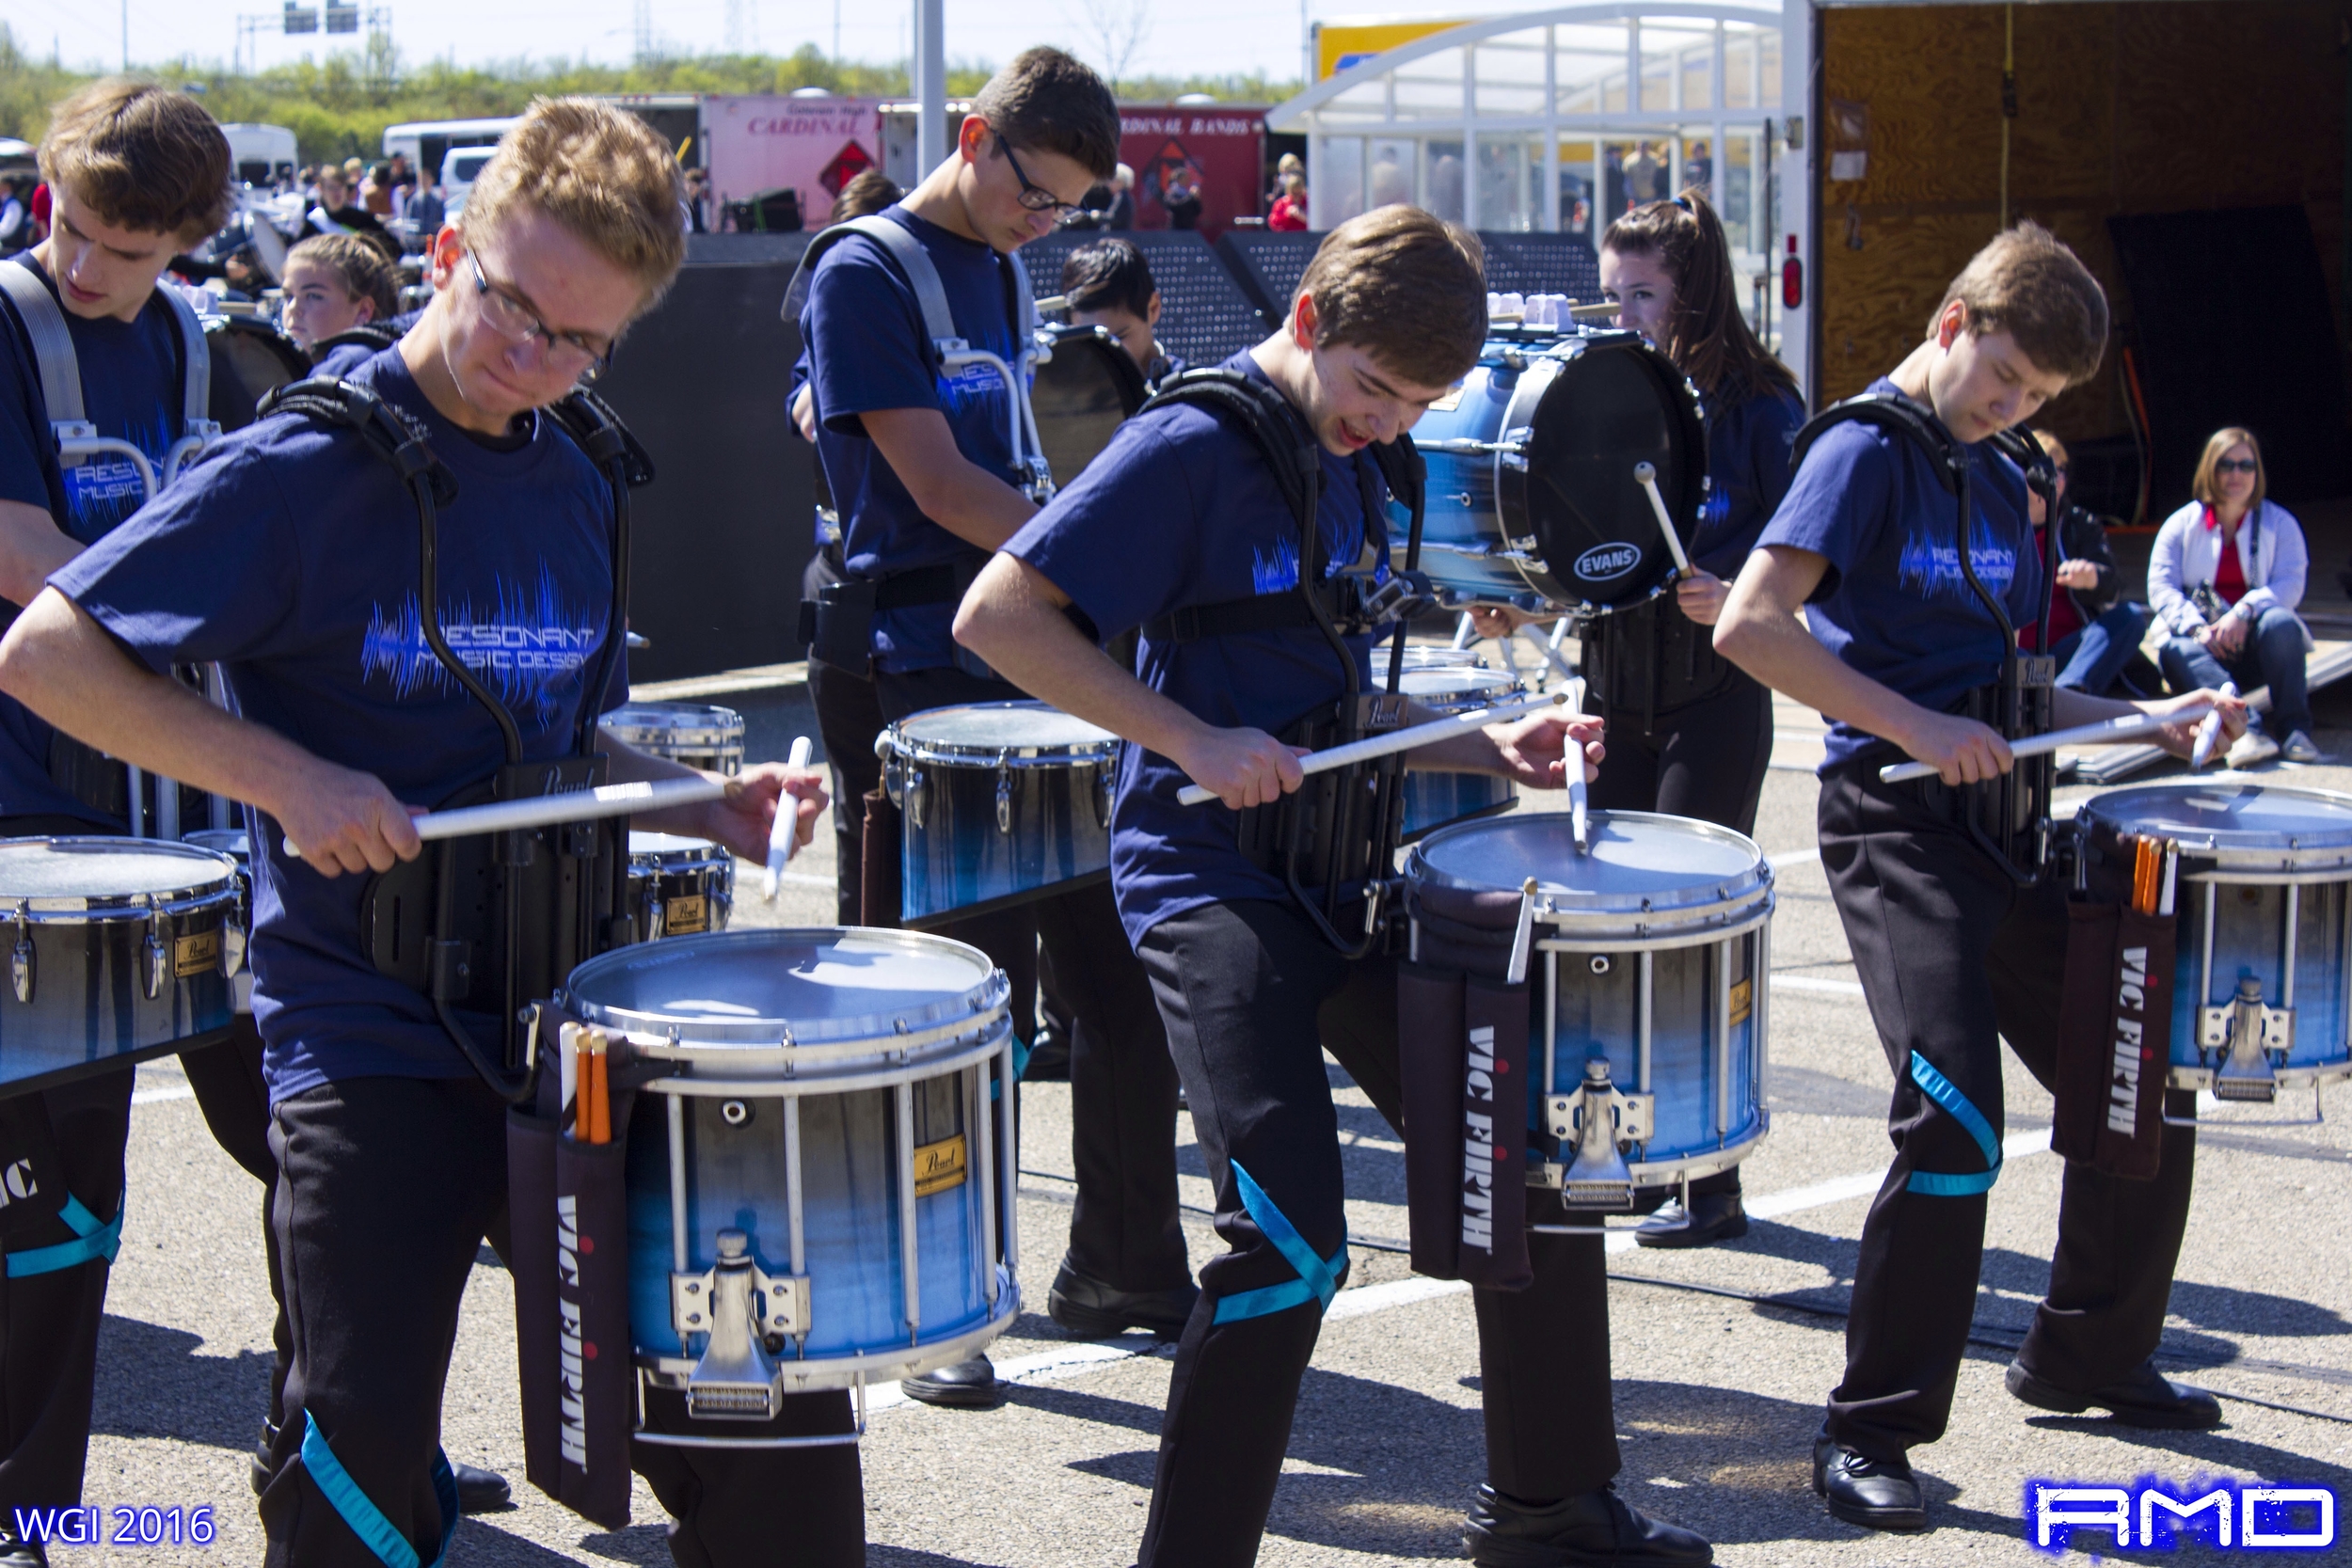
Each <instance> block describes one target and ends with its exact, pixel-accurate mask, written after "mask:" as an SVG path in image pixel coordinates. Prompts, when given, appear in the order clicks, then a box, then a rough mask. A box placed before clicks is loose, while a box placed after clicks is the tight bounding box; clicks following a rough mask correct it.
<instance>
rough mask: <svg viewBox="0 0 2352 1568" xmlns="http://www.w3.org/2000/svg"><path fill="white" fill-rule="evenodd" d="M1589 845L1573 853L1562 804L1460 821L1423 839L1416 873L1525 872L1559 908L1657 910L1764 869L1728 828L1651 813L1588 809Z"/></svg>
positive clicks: (1460, 881)
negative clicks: (1582, 851) (1551, 809)
mask: <svg viewBox="0 0 2352 1568" xmlns="http://www.w3.org/2000/svg"><path fill="white" fill-rule="evenodd" d="M1589 819H1590V828H1589V840H1590V843H1591V845H1592V853H1590V854H1588V855H1580V854H1578V853H1577V852H1576V834H1575V829H1574V826H1573V825H1572V824H1571V822H1570V820H1569V818H1568V815H1567V813H1565V812H1542V813H1534V814H1526V815H1521V816H1504V817H1496V818H1493V819H1490V820H1487V821H1483V822H1470V823H1465V824H1464V825H1463V826H1461V827H1459V828H1449V829H1447V830H1445V831H1444V832H1438V833H1433V834H1431V835H1430V836H1429V837H1428V838H1426V839H1423V840H1422V843H1421V846H1420V847H1418V848H1417V849H1415V850H1414V852H1413V862H1412V865H1411V866H1410V868H1409V869H1408V872H1407V875H1409V876H1410V877H1412V878H1413V879H1414V880H1416V881H1421V882H1434V883H1437V884H1439V885H1441V886H1446V887H1455V888H1464V889H1470V890H1474V891H1475V890H1491V891H1498V892H1509V891H1513V890H1516V889H1518V887H1519V885H1520V884H1521V883H1522V882H1524V881H1525V880H1526V879H1528V878H1529V877H1534V879H1535V881H1536V890H1537V892H1538V894H1539V895H1542V896H1543V897H1545V898H1546V899H1548V900H1549V901H1551V902H1552V903H1553V904H1555V905H1556V906H1557V907H1559V908H1561V909H1564V910H1565V909H1582V910H1597V911H1598V910H1610V911H1614V910H1633V911H1659V912H1664V911H1671V910H1674V909H1677V908H1681V907H1684V906H1687V905H1693V904H1713V903H1717V902H1720V901H1721V900H1722V899H1723V898H1724V897H1725V896H1728V895H1734V894H1737V893H1738V892H1740V891H1741V890H1743V889H1746V888H1749V887H1752V886H1753V885H1755V883H1756V881H1757V880H1758V879H1761V878H1762V876H1763V875H1764V856H1763V852H1762V851H1761V850H1759V849H1757V848H1756V845H1755V844H1754V843H1753V842H1751V841H1750V840H1748V839H1746V838H1743V837H1741V836H1740V834H1738V833H1735V832H1732V831H1731V830H1730V829H1728V828H1719V827H1716V826H1715V825H1714V824H1712V823H1708V822H1698V821H1693V820H1692V819H1691V818H1688V817H1681V816H1658V815H1656V814H1654V813H1650V812H1609V811H1597V812H1593V813H1591V814H1590V816H1589Z"/></svg>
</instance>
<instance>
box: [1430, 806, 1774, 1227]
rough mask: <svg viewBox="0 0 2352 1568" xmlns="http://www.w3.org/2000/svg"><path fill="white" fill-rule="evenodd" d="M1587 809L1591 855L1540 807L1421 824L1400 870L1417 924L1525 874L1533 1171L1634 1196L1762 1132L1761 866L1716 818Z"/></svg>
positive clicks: (1746, 1144)
mask: <svg viewBox="0 0 2352 1568" xmlns="http://www.w3.org/2000/svg"><path fill="white" fill-rule="evenodd" d="M1590 820H1591V827H1590V842H1591V845H1592V852H1591V853H1590V854H1589V855H1579V854H1578V853H1577V851H1576V843H1575V840H1574V838H1573V836H1572V833H1573V829H1572V828H1571V826H1570V823H1569V820H1568V818H1567V816H1565V814H1563V813H1543V814H1540V815H1529V816H1514V817H1509V818H1506V819H1503V820H1502V821H1495V822H1471V823H1466V824H1464V825H1462V826H1460V827H1455V828H1449V829H1447V830H1445V831H1444V832H1438V833H1433V834H1432V835H1430V836H1429V837H1428V838H1426V839H1423V840H1422V842H1421V843H1420V844H1419V845H1417V846H1415V847H1414V849H1413V852H1412V855H1411V857H1410V859H1409V860H1408V861H1407V862H1406V870H1405V875H1406V885H1407V895H1408V908H1410V909H1411V910H1412V911H1414V918H1415V926H1416V928H1417V934H1418V927H1419V924H1420V920H1421V916H1422V911H1423V910H1427V911H1430V912H1432V913H1441V912H1444V911H1446V910H1447V908H1448V907H1449V905H1458V904H1459V903H1461V902H1463V901H1464V897H1465V895H1479V894H1486V895H1493V894H1496V893H1504V894H1516V893H1518V891H1519V889H1520V887H1521V885H1522V884H1523V882H1524V881H1525V879H1527V878H1529V877H1534V878H1535V879H1536V882H1537V893H1536V902H1535V909H1534V956H1533V961H1532V963H1531V965H1530V967H1529V979H1530V982H1531V983H1530V985H1529V988H1528V989H1529V996H1530V1000H1529V1006H1530V1009H1531V1014H1530V1022H1529V1030H1528V1057H1529V1062H1530V1064H1531V1067H1530V1072H1529V1076H1530V1078H1531V1079H1533V1080H1535V1081H1534V1082H1531V1083H1530V1084H1529V1085H1528V1096H1529V1097H1528V1113H1529V1120H1528V1126H1529V1142H1530V1145H1531V1152H1530V1155H1529V1167H1528V1180H1529V1182H1530V1183H1531V1184H1533V1185H1540V1186H1549V1187H1556V1188H1560V1189H1562V1196H1563V1198H1564V1200H1565V1202H1566V1203H1567V1205H1568V1207H1570V1208H1574V1209H1603V1210H1606V1209H1616V1210H1629V1209H1630V1208H1631V1207H1632V1205H1633V1193H1634V1189H1635V1188H1637V1187H1661V1186H1666V1185H1669V1184H1671V1183H1674V1182H1677V1181H1682V1180H1689V1179H1691V1178H1694V1177H1700V1176H1705V1175H1708V1174H1709V1173H1710V1172H1714V1171H1719V1170H1723V1169H1725V1168H1727V1167H1729V1166H1731V1165H1735V1164H1739V1163H1740V1161H1741V1160H1742V1159H1745V1158H1746V1157H1747V1155H1748V1154H1749V1152H1750V1151H1751V1150H1753V1149H1754V1148H1756V1144H1757V1142H1758V1141H1759V1140H1761V1139H1762V1138H1763V1136H1764V1133H1765V1130H1766V1127H1767V1125H1768V1122H1769V1119H1770V1118H1769V1117H1768V1114H1767V1112H1766V1110H1765V1101H1764V1064H1765V1037H1766V1025H1765V986H1764V977H1765V975H1766V974H1769V972H1770V964H1771V930H1772V904H1773V895H1772V867H1771V865H1770V864H1768V863H1766V861H1765V859H1764V856H1763V853H1762V851H1760V850H1759V849H1757V848H1756V845H1755V844H1754V843H1752V842H1750V841H1749V840H1748V839H1746V838H1743V837H1741V836H1740V834H1738V833H1735V832H1732V831H1731V830H1729V829H1728V828H1719V827H1716V826H1714V825H1713V824H1711V823H1707V822H1697V821H1692V820H1691V819H1689V818H1687V817H1680V816H1659V815H1656V814H1654V813H1650V812H1611V811H1596V812H1594V813H1592V814H1591V819H1590ZM1612 1133H1613V1136H1612V1135H1611V1134H1612ZM1619 1157H1621V1158H1622V1163H1621V1164H1619V1163H1617V1161H1618V1159H1619Z"/></svg>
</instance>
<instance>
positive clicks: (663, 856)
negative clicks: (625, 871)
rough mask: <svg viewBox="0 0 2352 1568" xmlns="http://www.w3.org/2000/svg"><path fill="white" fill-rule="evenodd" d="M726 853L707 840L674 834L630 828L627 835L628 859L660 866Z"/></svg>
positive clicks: (720, 855) (699, 859)
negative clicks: (670, 862) (661, 864)
mask: <svg viewBox="0 0 2352 1568" xmlns="http://www.w3.org/2000/svg"><path fill="white" fill-rule="evenodd" d="M726 853H727V852H726V851H725V850H723V849H722V848H720V847H719V846H717V845H716V844H713V843H711V842H710V840H708V839H707V838H680V837H679V836H678V835H677V834H675V833H650V832H644V830H643V829H638V828H632V829H630V830H629V833H628V858H629V859H630V860H632V861H644V862H646V863H652V864H660V863H664V862H669V861H703V860H709V859H712V858H714V857H724V856H725V855H726Z"/></svg>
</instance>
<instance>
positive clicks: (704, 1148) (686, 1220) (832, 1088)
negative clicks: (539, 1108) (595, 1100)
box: [559, 928, 1021, 1447]
mask: <svg viewBox="0 0 2352 1568" xmlns="http://www.w3.org/2000/svg"><path fill="white" fill-rule="evenodd" d="M1007 995H1008V986H1007V982H1006V980H1005V977H1004V975H1003V974H1001V973H998V972H996V971H995V969H994V968H993V965H992V964H991V962H990V960H989V958H988V957H987V955H985V954H983V953H981V952H980V951H979V950H978V949H977V948H973V947H968V946H966V945H964V944H963V943H961V942H950V941H947V940H946V939H945V938H941V937H935V936H927V935H923V934H921V933H917V932H909V931H880V930H864V929H835V928H818V929H809V930H743V931H731V932H726V933H723V934H714V935H708V936H699V937H681V938H677V939H675V940H672V941H668V942H653V943H648V944H644V945H640V946H633V947H626V948H620V949H617V950H615V951H613V952H611V953H607V954H604V955H601V956H600V957H598V958H593V959H591V960H589V961H588V962H587V963H585V964H582V965H581V966H580V968H579V969H577V970H575V971H573V973H572V975H571V978H570V980H569V981H568V982H567V984H566V987H565V993H564V996H563V997H562V998H560V999H559V1001H560V1002H561V1003H562V1004H563V1005H564V1009H565V1011H567V1012H568V1013H569V1014H571V1015H572V1016H574V1017H577V1018H578V1019H580V1021H582V1022H586V1023H589V1024H591V1025H594V1026H596V1027H598V1028H601V1029H605V1030H608V1031H611V1032H613V1033H617V1034H622V1035H625V1036H626V1037H627V1038H628V1044H629V1046H630V1048H631V1049H632V1050H633V1051H634V1053H636V1055H637V1056H638V1057H639V1058H641V1059H651V1060H654V1061H658V1062H666V1063H668V1064H670V1066H669V1070H668V1072H667V1075H666V1076H662V1077H660V1078H656V1079H654V1080H653V1081H652V1082H650V1083H648V1084H646V1085H644V1088H643V1089H642V1090H641V1091H640V1093H639V1096H638V1100H637V1109H636V1112H635V1116H634V1117H633V1119H632V1121H631V1123H630V1127H629V1143H628V1166H627V1183H628V1238H629V1243H628V1244H629V1259H628V1279H629V1338H630V1340H631V1343H632V1347H633V1351H634V1354H635V1359H636V1365H637V1369H638V1375H639V1378H640V1380H641V1382H642V1383H643V1384H644V1385H647V1386H653V1387H659V1388H663V1389H671V1390H676V1391H679V1392H681V1393H683V1395H684V1396H685V1399H686V1403H687V1409H688V1413H689V1414H690V1415H691V1416H693V1417H696V1418H707V1419H744V1420H765V1419H770V1418H773V1417H774V1415H775V1414H776V1411H777V1409H778V1401H780V1400H781V1398H782V1397H783V1396H784V1395H785V1394H787V1393H804V1392H812V1391H816V1390H820V1389H834V1388H847V1389H851V1390H854V1391H856V1393H857V1394H858V1396H859V1400H860V1403H861V1406H862V1404H863V1398H864V1390H865V1388H866V1386H867V1385H868V1384H869V1383H873V1382H878V1381H887V1380H892V1379H898V1378H904V1377H913V1376H917V1375H920V1374H921V1373H923V1372H925V1371H929V1370H932V1369H934V1368H937V1367H943V1366H947V1365H950V1364H952V1363H954V1362H957V1361H961V1360H964V1359H966V1358H967V1357H969V1356H971V1355H973V1354H976V1353H977V1351H978V1350H979V1349H980V1348H981V1347H982V1346H983V1345H985V1344H987V1343H988V1342H989V1341H990V1340H992V1339H993V1338H996V1337H997V1336H998V1335H1000V1334H1002V1333H1003V1332H1004V1331H1005V1330H1006V1329H1007V1328H1009V1327H1010V1326H1011V1323H1012V1321H1013V1319H1014V1317H1015V1315H1016V1314H1017V1313H1018V1312H1019V1310H1020V1304H1021V1293H1020V1289H1019V1287H1018V1285H1017V1283H1016V1282H1015V1271H1014V1264H1013V1259H1014V1258H1015V1257H1016V1256H1017V1251H1018V1248H1017V1245H1016V1243H1015V1238H1014V1236H1013V1233H1012V1229H1013V1211H1012V1204H1011V1202H1010V1201H1009V1199H1010V1195H1011V1193H1012V1191H1013V1185H1014V1183H1013V1168H1014V1143H1013V1137H1012V1132H1013V1126H1012V1116H1013V1105H1012V1097H1011V1096H1010V1095H1003V1096H998V1095H997V1094H996V1093H995V1092H994V1091H995V1086H996V1085H998V1084H1002V1083H1009V1082H1010V1081H1011V1079H1012V1048H1013V1035H1012V1028H1011V1022H1010V1019H1009V1013H1008V1010H1007ZM860 1416H861V1422H860V1424H861V1427H862V1425H863V1410H862V1408H861V1411H860ZM638 1436H639V1439H640V1440H641V1441H644V1442H664V1441H677V1440H679V1439H676V1438H673V1437H665V1436H664V1435H663V1434H661V1433H658V1432H652V1431H641V1432H640V1433H638ZM689 1440H690V1441H691V1439H689ZM705 1441H707V1440H705ZM728 1441H729V1442H730V1443H731V1444H739V1445H740V1446H751V1447H758V1446H777V1447H791V1446H795V1445H796V1444H798V1443H802V1442H805V1441H808V1440H807V1439H792V1438H778V1439H766V1438H744V1439H729V1440H728Z"/></svg>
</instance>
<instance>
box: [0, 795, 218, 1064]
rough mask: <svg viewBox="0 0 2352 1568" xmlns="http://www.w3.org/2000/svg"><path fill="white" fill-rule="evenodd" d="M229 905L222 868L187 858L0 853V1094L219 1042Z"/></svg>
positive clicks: (131, 850) (33, 843)
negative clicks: (0, 954)
mask: <svg viewBox="0 0 2352 1568" xmlns="http://www.w3.org/2000/svg"><path fill="white" fill-rule="evenodd" d="M238 905H239V893H238V886H237V868H236V864H235V863H234V862H232V861H230V859H229V858H228V857H227V856H226V855H218V854H214V853H212V852H210V851H208V850H204V849H199V848H197V847H194V846H192V845H186V844H174V843H164V842H160V841H158V840H154V839H137V838H95V837H93V838H15V839H6V840H0V941H5V942H7V943H8V982H9V983H8V989H7V991H6V994H5V995H0V1093H6V1094H18V1093H22V1092H24V1090H25V1089H27V1088H34V1087H41V1086H44V1085H46V1084H47V1083H50V1082H57V1081H62V1080H64V1079H67V1078H71V1077H75V1076H78V1073H77V1071H76V1070H75V1069H87V1068H89V1067H92V1066H94V1065H97V1064H102V1063H103V1064H106V1065H109V1066H112V1065H124V1066H127V1065H129V1064H131V1063H133V1062H138V1061H144V1060H146V1059H147V1058H148V1057H150V1056H159V1055H163V1054H165V1053H167V1052H172V1051H181V1050H185V1049H188V1048H189V1047H191V1046H194V1045H209V1044H212V1043H214V1042H215V1041H216V1040H218V1039H220V1038H222V1037H225V1035H226V1033H227V1031H228V1028H229V1024H230V1019H231V1018H232V1017H233V1016H234V1012H235V1006H234V1002H233V999H232V997H231V994H230V975H232V974H235V972H236V971H237V970H239V969H241V968H242V967H244V964H245V924H244V920H243V917H242V914H241V911H240V910H239V908H238Z"/></svg>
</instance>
